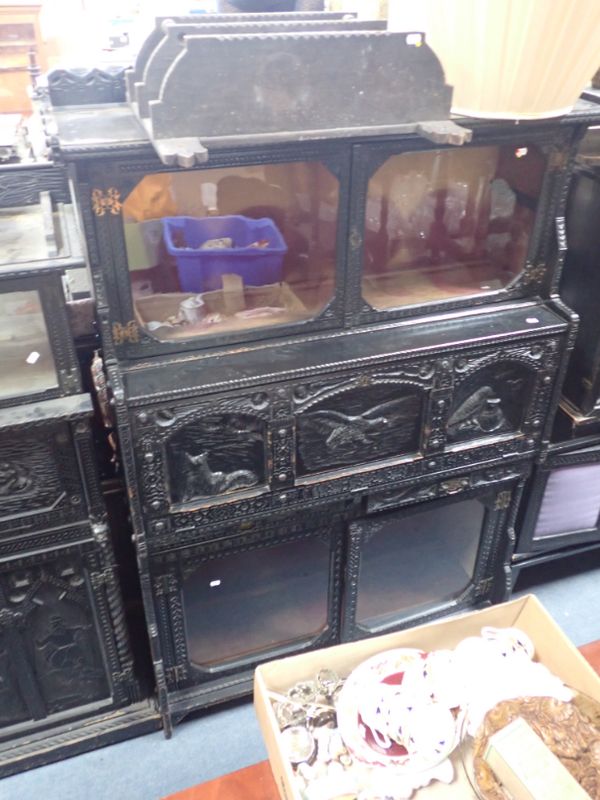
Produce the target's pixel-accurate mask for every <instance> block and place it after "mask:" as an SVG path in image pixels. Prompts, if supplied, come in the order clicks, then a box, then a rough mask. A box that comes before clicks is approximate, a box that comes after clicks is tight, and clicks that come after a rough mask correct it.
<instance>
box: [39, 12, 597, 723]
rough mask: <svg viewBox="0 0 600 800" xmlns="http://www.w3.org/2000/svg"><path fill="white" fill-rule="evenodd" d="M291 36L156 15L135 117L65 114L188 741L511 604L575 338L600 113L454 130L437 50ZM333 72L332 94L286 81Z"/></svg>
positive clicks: (152, 609) (62, 131)
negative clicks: (571, 211) (159, 21)
mask: <svg viewBox="0 0 600 800" xmlns="http://www.w3.org/2000/svg"><path fill="white" fill-rule="evenodd" d="M213 22H214V23H215V24H216V22H217V21H215V20H213ZM231 22H232V23H233V22H235V21H234V20H232V21H231ZM239 22H240V21H239V20H238V23H239ZM289 22H290V26H292V27H290V28H289V29H286V31H285V32H282V30H281V28H279V29H277V30H276V29H274V28H270V27H269V23H268V22H265V21H261V22H260V23H256V26H257V27H256V30H254V31H253V32H252V33H250V32H249V31H248V30H246V29H244V30H237V29H235V31H234V29H233V28H232V29H231V30H232V31H233V32H235V35H232V36H229V35H227V32H225V33H222V32H221V33H219V35H218V36H217V35H214V36H210V35H204V36H203V35H202V28H203V25H204V24H206V23H204V22H202V23H198V24H197V25H196V24H195V23H194V21H193V20H178V21H177V23H176V25H175V27H174V28H173V29H172V30H171V29H170V28H169V26H168V25H167V26H166V27H164V28H161V27H160V26H159V25H157V29H156V30H155V31H154V32H153V34H152V35H151V36H150V37H149V39H148V41H147V43H146V45H145V46H144V47H143V48H142V50H141V51H140V57H139V58H138V62H137V63H136V66H135V68H134V69H133V70H132V71H131V72H129V73H128V76H127V88H128V94H129V99H130V100H131V101H135V103H134V105H133V106H132V105H127V104H115V103H112V104H105V105H101V106H98V107H97V108H94V109H93V108H92V107H89V108H87V109H83V108H76V107H69V106H64V105H63V106H61V107H60V108H55V109H53V110H52V112H51V114H52V118H53V124H54V125H55V130H56V142H55V151H56V153H57V155H58V157H60V158H61V159H63V160H64V161H66V162H69V164H70V166H71V169H72V170H73V174H74V178H75V183H76V189H77V196H78V201H79V205H80V209H81V215H82V219H83V222H84V229H85V234H86V240H87V244H88V252H89V256H90V262H91V268H92V273H93V280H94V287H95V293H96V300H97V314H98V324H99V328H100V331H101V335H102V341H103V346H104V360H105V364H106V369H107V373H108V379H109V384H110V387H111V392H112V396H113V401H114V411H115V416H116V421H117V431H118V436H119V442H120V448H121V455H122V459H123V466H124V471H125V476H126V479H127V486H128V497H129V503H130V510H131V514H132V520H133V527H134V540H135V546H136V551H137V561H138V568H139V573H140V581H141V586H142V594H143V598H144V606H145V613H146V625H147V630H148V635H149V639H150V644H151V648H152V658H153V663H154V668H155V678H156V686H157V697H158V704H159V708H160V711H161V714H162V717H163V723H164V726H165V730H166V732H167V733H169V732H170V730H171V725H172V723H173V722H174V721H178V720H179V719H181V718H182V717H184V716H185V714H186V713H189V712H190V711H192V710H194V709H197V708H201V707H203V706H207V705H210V704H213V703H217V702H221V701H223V700H226V699H228V698H231V697H235V696H238V695H241V694H243V693H246V692H247V691H249V688H250V682H251V675H252V669H253V667H254V666H255V665H256V664H258V663H259V662H260V661H263V660H265V659H269V658H272V657H276V656H279V655H282V654H285V653H291V652H295V651H298V650H302V649H307V648H310V647H318V646H322V645H323V644H327V643H333V642H336V641H341V640H350V639H355V638H358V637H361V636H368V635H371V634H373V633H376V632H379V631H382V630H391V629H394V628H398V627H403V626H408V625H412V624H415V622H418V621H423V620H427V619H431V618H434V617H436V616H439V615H442V614H446V613H451V612H452V611H454V610H459V609H467V608H472V607H474V606H477V605H481V604H485V603H492V602H496V601H498V600H501V599H503V598H505V597H506V596H508V594H509V593H510V591H511V565H512V559H513V554H514V550H515V543H516V528H515V524H516V518H517V512H518V509H519V503H520V498H521V493H522V489H523V485H524V482H525V480H526V479H527V477H528V475H529V473H530V472H531V470H532V468H533V467H534V464H535V462H536V459H539V457H540V454H541V453H543V452H545V448H546V446H547V444H548V441H549V439H550V431H551V427H552V422H553V418H554V414H555V411H556V408H557V405H558V400H559V395H560V391H561V387H562V381H563V378H564V374H565V370H566V367H567V361H568V357H569V354H570V352H571V350H572V348H573V344H574V336H575V318H574V315H573V314H572V312H571V311H570V310H569V309H568V308H567V307H566V306H565V305H564V304H563V303H562V302H561V301H560V299H559V297H558V294H557V289H558V284H559V280H560V276H561V271H562V267H563V262H564V255H565V250H566V237H565V224H564V216H565V204H566V192H567V188H568V183H569V179H570V175H571V172H572V167H573V158H574V155H575V152H576V150H577V147H578V143H579V141H580V139H581V137H582V136H583V134H584V132H585V130H586V128H587V126H588V125H589V124H590V123H593V122H594V121H597V120H598V118H599V117H598V108H597V105H596V104H595V103H594V102H591V101H581V102H580V103H579V104H578V105H577V107H576V108H575V110H574V111H573V112H572V113H571V114H569V115H568V116H566V117H564V118H562V119H558V120H556V119H555V120H546V121H537V122H531V123H529V122H524V123H522V124H519V125H518V126H515V125H513V124H511V123H501V122H485V121H482V120H469V121H466V120H453V121H450V120H449V109H450V94H451V87H448V86H446V85H445V83H444V78H443V73H442V71H441V67H440V65H439V62H438V61H437V58H436V57H435V54H434V53H432V51H431V50H430V49H429V48H428V46H427V44H426V42H424V40H423V39H422V37H421V36H420V35H419V34H417V35H414V34H412V35H410V36H407V35H405V34H391V33H387V32H381V31H378V30H377V29H376V28H373V27H371V28H370V29H367V28H368V26H365V29H364V30H358V31H357V30H347V31H344V32H343V33H339V32H335V31H334V30H331V31H321V32H318V33H316V32H306V31H303V30H301V29H300V28H299V29H298V30H294V29H293V25H294V24H296V25H299V22H300V21H299V20H296V22H294V21H293V20H292V19H291V18H290V21H289ZM220 24H221V25H223V24H225V21H223V20H221V21H220ZM273 24H275V23H273ZM277 24H278V25H280V24H281V23H280V22H278V23H277ZM178 26H184V27H185V30H183V28H178ZM176 29H177V31H178V32H179V33H181V34H182V37H181V38H178V39H177V41H175V38H174V33H173V32H174V31H175V30H176ZM206 30H208V28H207V29H206ZM324 47H327V50H328V59H327V62H326V63H324V62H322V59H321V60H319V59H318V58H317V56H316V54H318V53H319V52H322V50H323V48H324ZM167 51H168V52H169V53H171V57H172V59H173V61H172V64H171V67H172V68H170V66H169V65H170V62H169V61H165V60H164V59H163V58H162V56H163V55H164V53H165V52H167ZM350 53H352V57H349V54H350ZM313 57H314V63H317V61H318V62H319V64H320V67H319V68H320V69H322V70H324V72H323V74H322V75H320V78H319V80H316V79H315V80H311V77H310V76H311V74H312V73H310V70H308V67H307V70H308V71H307V72H306V74H304V72H303V73H302V75H300V74H299V72H298V73H296V72H294V71H293V70H292V72H291V74H297V75H298V78H297V80H288V79H287V78H286V75H287V73H286V72H285V70H282V69H278V70H275V72H273V71H272V70H271V71H270V70H269V66H273V65H274V64H275V63H276V64H280V63H286V64H290V65H292V66H293V65H294V64H296V65H297V64H307V65H308V64H309V63H310V64H312V63H313ZM249 60H250V61H252V63H253V65H254V66H255V70H254V72H253V74H252V81H253V84H252V88H251V91H250V89H249V87H248V81H249V80H250V77H249V76H248V75H246V74H242V73H241V72H240V65H241V64H246V63H248V61H249ZM367 63H368V64H371V65H372V66H373V70H372V71H370V70H365V69H362V67H361V69H360V70H359V69H358V66H357V65H359V64H367ZM217 64H228V65H229V66H228V70H227V71H226V72H225V71H223V70H220V71H219V69H217V66H216V65H217ZM157 65H158V66H157ZM311 69H312V67H311ZM372 74H377V75H378V76H380V78H381V79H380V83H379V84H378V86H377V87H376V88H374V87H373V86H367V85H366V83H365V81H366V78H365V75H372ZM197 75H201V76H202V79H201V80H193V81H192V78H191V76H197ZM192 82H193V86H192ZM400 95H401V96H400ZM223 98H226V100H224V99H223ZM361 98H362V99H361ZM145 101H148V102H145ZM150 101H152V102H150ZM167 107H168V111H167ZM240 220H242V222H240ZM267 223H268V224H269V225H268V226H267ZM240 225H241V226H242V229H243V231H244V232H245V233H244V236H246V234H247V232H248V231H251V232H254V231H258V233H251V234H247V236H248V237H250V238H243V237H242V234H241V233H239V230H240V228H239V227H238V226H240ZM234 226H235V227H234ZM265 226H266V227H265ZM269 226H270V227H269ZM202 231H204V233H201V232H202ZM264 231H270V233H264ZM273 231H276V233H277V234H279V236H280V237H281V238H279V236H277V235H276V233H274V232H273ZM237 236H240V237H242V238H239V240H237V239H236V237H237ZM236 241H237V243H238V245H239V246H237V247H236V246H235V243H236ZM282 241H283V245H282ZM275 245H277V246H275ZM215 248H216V250H221V251H222V252H221V253H220V255H219V253H217V254H216V255H215ZM236 250H237V251H238V252H236ZM225 251H226V252H225ZM242 251H243V252H242ZM240 258H241V259H242V260H240ZM223 259H226V260H223Z"/></svg>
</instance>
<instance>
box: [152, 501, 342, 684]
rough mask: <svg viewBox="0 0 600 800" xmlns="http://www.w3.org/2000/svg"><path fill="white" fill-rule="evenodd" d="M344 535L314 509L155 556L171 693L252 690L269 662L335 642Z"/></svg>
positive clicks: (337, 525)
mask: <svg viewBox="0 0 600 800" xmlns="http://www.w3.org/2000/svg"><path fill="white" fill-rule="evenodd" d="M342 532H343V531H342V524H341V522H340V521H337V520H336V518H335V516H333V515H331V514H329V519H328V515H327V513H326V512H325V513H322V514H318V513H315V512H313V511H310V510H307V511H306V513H305V514H304V515H302V517H300V516H295V517H282V516H280V517H277V516H273V517H269V518H266V519H254V520H252V519H249V520H247V522H245V523H243V524H242V525H241V526H238V529H237V533H235V535H229V536H227V533H230V534H231V533H232V531H222V535H225V537H226V538H220V539H216V540H213V541H212V542H209V543H205V544H202V545H197V546H191V547H186V548H183V549H181V550H179V551H176V552H167V553H163V554H161V555H156V556H154V557H152V564H153V566H152V567H151V571H152V585H153V593H154V598H155V600H154V602H155V605H156V612H157V618H158V620H159V630H160V640H161V644H162V652H163V658H164V661H165V669H166V676H167V683H168V686H169V688H170V690H172V691H175V690H177V689H185V688H187V687H193V686H197V687H200V688H199V691H200V692H201V693H202V692H205V693H206V694H207V695H209V694H210V693H211V692H218V691H219V690H220V689H222V688H223V687H226V686H230V687H235V685H236V681H237V682H239V683H243V682H244V681H245V682H246V684H247V683H248V680H249V679H250V678H251V675H252V670H253V668H254V667H255V666H256V664H258V663H260V662H261V661H266V660H269V659H272V658H278V657H280V656H283V655H285V654H289V653H292V652H298V651H302V650H306V649H311V648H317V647H323V646H326V645H327V644H331V643H334V642H335V641H336V639H337V637H338V630H339V613H340V597H339V592H340V581H341V557H342ZM246 688H248V687H247V686H246ZM232 694H233V695H234V694H235V689H234V690H233V693H230V696H232Z"/></svg>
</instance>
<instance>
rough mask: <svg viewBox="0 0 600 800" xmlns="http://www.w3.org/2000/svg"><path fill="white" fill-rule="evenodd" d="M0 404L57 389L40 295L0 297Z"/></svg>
mask: <svg viewBox="0 0 600 800" xmlns="http://www.w3.org/2000/svg"><path fill="white" fill-rule="evenodd" d="M0 363H1V364H2V369H1V370H0V400H4V399H7V398H10V397H21V396H27V395H30V394H38V393H40V392H45V391H47V390H49V389H54V388H56V387H57V386H58V378H57V374H56V366H55V364H54V357H53V355H52V348H51V346H50V340H49V338H48V329H47V327H46V320H45V317H44V311H43V309H42V304H41V301H40V296H39V293H38V292H37V291H25V292H5V293H4V294H0Z"/></svg>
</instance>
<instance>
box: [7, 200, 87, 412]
mask: <svg viewBox="0 0 600 800" xmlns="http://www.w3.org/2000/svg"><path fill="white" fill-rule="evenodd" d="M1 224H2V217H1V209H0V225H1ZM0 271H2V266H1V265H0ZM61 281H62V275H61V274H60V273H58V272H55V273H53V274H52V273H46V274H43V273H42V274H34V275H24V276H19V277H16V278H11V279H6V278H5V279H4V280H2V281H1V282H0V363H1V364H2V372H1V373H0V409H1V408H3V407H7V406H16V405H20V404H22V403H33V402H38V401H42V400H47V399H50V398H53V397H61V396H64V395H67V394H75V393H76V392H79V391H81V378H80V374H79V365H78V363H77V356H76V354H75V346H74V344H73V335H72V333H71V331H70V329H69V324H68V320H67V316H66V308H65V295H64V291H63V288H62V283H61Z"/></svg>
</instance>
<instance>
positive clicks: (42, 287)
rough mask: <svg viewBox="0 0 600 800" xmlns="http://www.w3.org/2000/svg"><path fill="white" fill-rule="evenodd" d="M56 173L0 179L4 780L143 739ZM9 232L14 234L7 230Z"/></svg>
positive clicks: (71, 226) (68, 213)
mask: <svg viewBox="0 0 600 800" xmlns="http://www.w3.org/2000/svg"><path fill="white" fill-rule="evenodd" d="M69 200H70V196H69V190H68V183H67V175H66V172H65V169H64V168H62V167H59V166H45V167H31V168H28V169H25V168H15V169H13V168H7V169H6V171H2V172H1V173H0V204H1V205H0V219H2V222H3V223H7V224H6V225H3V227H2V234H1V235H0V238H1V239H2V243H3V245H4V247H3V263H2V264H0V309H1V312H2V313H1V319H2V322H1V323H0V361H1V363H2V375H1V377H0V776H4V775H8V774H11V773H13V772H18V771H20V770H22V769H28V768H30V767H33V766H36V765H38V764H44V763H48V762H50V761H53V760H56V759H58V758H61V757H64V756H66V755H70V754H73V753H76V752H82V751H84V750H86V749H91V748H93V747H98V746H100V745H101V744H106V743H108V742H111V741H117V740H119V739H120V738H123V737H124V736H127V735H131V731H132V730H138V731H140V732H141V731H143V730H150V729H152V728H153V727H155V726H156V722H157V715H156V713H155V711H154V709H153V706H152V704H149V703H147V702H144V701H142V692H141V687H140V682H139V679H138V677H137V675H136V672H135V670H134V659H133V653H132V650H131V646H130V643H129V631H128V627H127V623H126V621H125V615H124V607H123V602H122V597H121V589H120V586H119V577H118V570H117V568H116V564H115V560H114V554H113V544H112V540H111V533H110V531H109V528H108V525H107V519H106V508H105V505H104V501H103V497H102V493H101V487H100V482H99V477H98V467H97V463H96V454H95V447H94V443H93V438H92V431H91V420H92V414H93V407H92V401H91V397H90V395H89V394H87V393H84V392H83V391H82V381H81V375H80V370H79V363H78V359H77V355H76V350H75V344H74V341H73V335H72V333H71V330H70V328H69V324H68V318H67V310H66V297H65V289H66V285H65V283H64V278H65V271H68V270H70V269H82V268H85V261H84V258H83V255H82V251H81V248H80V246H79V242H78V239H77V235H78V232H77V226H76V223H75V219H76V218H75V215H74V213H73V206H72V204H71V203H70V202H69ZM8 223H9V224H8Z"/></svg>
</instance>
